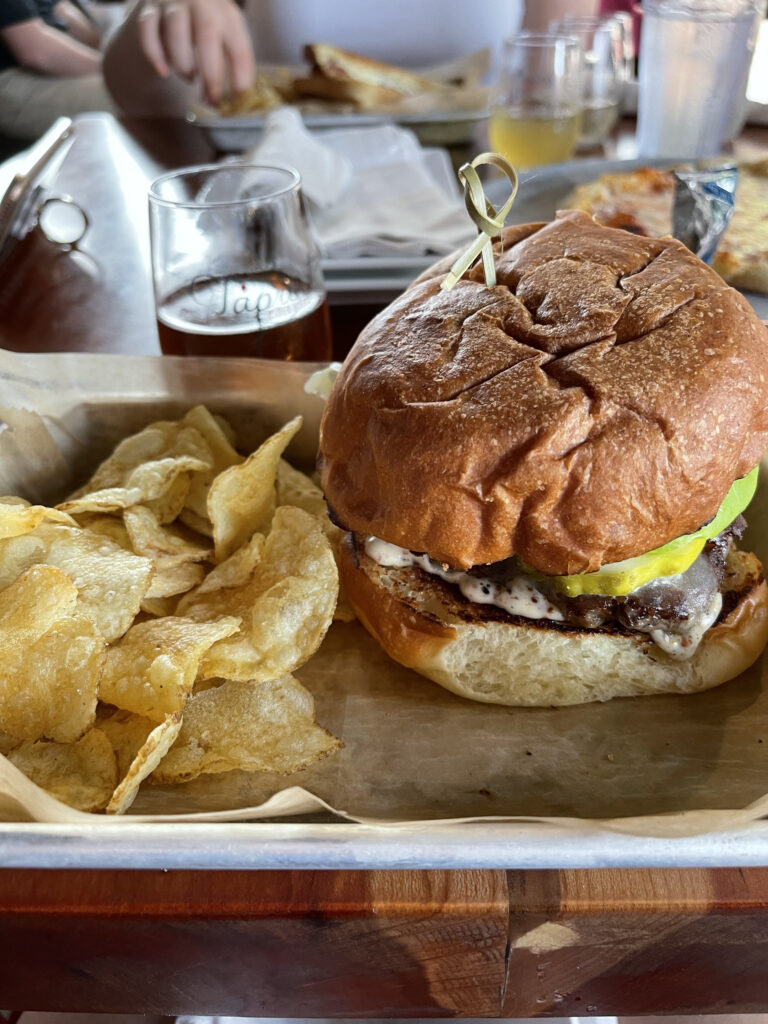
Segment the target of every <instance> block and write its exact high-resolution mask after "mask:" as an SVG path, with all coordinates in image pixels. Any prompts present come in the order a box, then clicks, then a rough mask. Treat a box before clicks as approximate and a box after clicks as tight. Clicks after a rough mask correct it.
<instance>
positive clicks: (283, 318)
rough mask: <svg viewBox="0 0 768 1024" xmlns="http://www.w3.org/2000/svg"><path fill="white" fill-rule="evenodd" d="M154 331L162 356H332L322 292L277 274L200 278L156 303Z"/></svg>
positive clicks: (319, 359)
mask: <svg viewBox="0 0 768 1024" xmlns="http://www.w3.org/2000/svg"><path fill="white" fill-rule="evenodd" d="M157 330H158V334H159V337H160V347H161V349H162V351H163V353H164V354H165V355H186V356H256V357H258V358H261V359H286V360H293V361H295V360H306V361H310V362H325V361H328V360H330V359H331V358H332V354H333V345H332V336H331V326H330V317H329V313H328V303H327V302H326V299H325V293H324V292H323V291H320V290H318V289H313V288H312V287H311V286H309V285H307V284H306V283H305V282H303V281H300V280H298V279H297V278H295V277H292V276H290V275H288V274H282V273H279V272H277V271H265V272H262V273H252V274H244V275H243V274H241V275H237V276H236V277H231V278H230V277H218V278H213V277H201V278H198V279H196V280H195V281H193V282H192V283H190V284H189V285H187V286H186V287H185V288H182V289H179V290H178V291H176V292H174V293H172V294H171V295H169V296H168V297H167V298H166V299H165V300H163V301H162V302H161V303H160V304H159V307H158V311H157Z"/></svg>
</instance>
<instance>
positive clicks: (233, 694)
mask: <svg viewBox="0 0 768 1024" xmlns="http://www.w3.org/2000/svg"><path fill="white" fill-rule="evenodd" d="M340 747H341V743H340V741H339V740H337V739H336V738H335V737H334V736H332V735H331V734H330V733H329V732H327V731H326V730H325V729H323V728H322V727H321V726H319V725H318V724H317V722H316V720H315V703H314V700H313V699H312V695H311V694H310V693H309V692H308V691H307V690H306V689H305V688H304V687H303V686H302V685H301V683H299V682H298V680H296V679H294V678H293V676H290V675H286V676H283V677H282V678H281V679H272V680H268V681H266V682H263V683H256V684H253V683H238V682H225V683H222V685H221V686H217V687H213V688H211V689H208V690H203V691H202V692H201V693H196V694H195V695H194V696H192V697H190V698H189V700H188V701H187V706H186V708H185V710H184V720H183V722H182V726H181V731H180V733H179V736H178V739H177V740H176V742H175V743H174V745H173V746H172V747H171V749H170V750H169V752H168V754H167V755H166V756H165V758H163V760H162V761H161V762H160V764H159V765H158V766H157V768H155V770H154V773H153V775H152V780H151V781H153V782H161V783H162V782H186V781H189V780H190V779H194V778H195V777H196V776H198V775H201V774H203V773H208V774H213V773H218V772H228V771H233V770H236V769H239V770H241V771H246V772H277V773H281V774H288V773H289V772H297V771H300V770H301V769H302V768H307V767H308V766H309V765H310V764H314V763H315V762H316V761H319V760H321V759H322V758H324V757H327V756H328V754H332V753H334V752H335V751H336V750H338V749H339V748H340Z"/></svg>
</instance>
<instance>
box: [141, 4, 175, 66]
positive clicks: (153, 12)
mask: <svg viewBox="0 0 768 1024" xmlns="http://www.w3.org/2000/svg"><path fill="white" fill-rule="evenodd" d="M137 30H138V33H139V43H140V45H141V49H142V50H143V52H144V56H145V57H146V58H147V60H148V61H149V63H150V64H151V65H152V67H153V68H154V70H155V71H156V73H157V74H158V75H159V76H160V77H161V78H167V77H168V75H169V74H170V68H169V67H168V62H167V60H166V59H165V50H164V49H163V44H162V42H161V40H160V11H159V10H158V8H157V4H154V3H145V4H142V5H141V7H140V8H139V13H138V15H137Z"/></svg>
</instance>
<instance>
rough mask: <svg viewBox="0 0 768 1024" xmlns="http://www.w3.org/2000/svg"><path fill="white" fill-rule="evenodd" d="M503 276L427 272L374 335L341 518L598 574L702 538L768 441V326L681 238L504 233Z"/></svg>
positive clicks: (340, 386) (606, 231)
mask: <svg viewBox="0 0 768 1024" xmlns="http://www.w3.org/2000/svg"><path fill="white" fill-rule="evenodd" d="M496 248H497V252H496V273H497V280H498V283H497V284H496V286H495V287H493V288H488V287H486V285H485V283H484V278H483V271H482V267H481V266H478V267H475V268H474V269H473V270H472V271H470V272H469V274H468V275H466V276H465V277H464V278H462V280H460V281H459V282H458V284H456V286H455V287H454V288H453V289H452V290H451V291H448V292H442V291H440V288H439V285H440V281H441V280H442V279H443V277H444V275H445V273H446V271H447V269H448V267H449V266H450V263H451V259H450V258H448V259H444V260H442V261H440V262H439V263H437V264H435V266H434V267H432V268H431V269H430V270H428V271H426V272H425V273H424V274H423V275H422V276H421V277H420V278H419V279H417V281H416V282H414V284H413V285H412V286H411V287H410V288H408V289H407V290H406V291H405V292H404V293H403V295H401V296H400V297H399V298H398V299H397V300H396V301H395V302H393V303H392V304H391V305H390V306H389V307H388V308H387V309H385V310H383V311H382V312H381V313H380V314H379V315H378V316H377V317H376V318H375V319H374V320H373V321H372V322H371V323H370V324H369V325H368V327H367V328H366V329H365V330H364V331H363V333H362V334H361V335H360V337H359V339H358V340H357V342H356V343H355V345H354V347H353V349H352V351H351V353H350V354H349V356H348V357H347V360H346V361H345V363H344V367H343V369H342V371H341V374H340V375H339V378H338V380H337V382H336V384H335V386H334V388H333V391H332V394H331V397H330V399H329V401H328V404H327V406H326V410H325V415H324V417H323V421H322V425H321V440H320V469H321V475H322V483H323V488H324V490H325V493H326V498H327V500H328V504H329V507H330V509H331V513H332V515H333V517H334V518H335V519H336V521H337V522H339V523H340V524H341V525H343V526H345V527H346V528H347V529H349V530H354V531H356V532H360V533H371V534H374V535H376V536H378V537H381V538H382V539H384V540H387V541H390V542H391V543H394V544H398V545H400V546H402V547H406V548H410V549H411V550H414V551H426V552H427V553H429V554H430V555H431V556H432V557H433V558H436V559H438V560H439V561H441V562H445V563H447V564H449V565H451V566H454V567H457V568H467V567H469V566H471V565H478V564H484V563H487V562H496V561H500V560H501V559H503V558H507V557H509V556H511V555H518V556H519V557H520V558H522V559H523V561H525V562H527V563H528V565H530V566H532V567H534V568H535V569H538V570H540V571H542V572H546V573H554V574H561V573H574V572H588V571H593V570H595V569H597V568H599V567H600V566H601V565H603V564H605V563H607V562H615V561H619V560H621V559H624V558H629V557H631V556H633V555H637V554H641V553H643V552H645V551H649V550H651V549H652V548H655V547H658V546H659V545H661V544H665V543H666V542H667V541H670V540H672V539H673V538H675V537H677V536H680V535H681V534H684V533H689V532H692V531H694V530H696V529H698V528H699V527H700V526H701V525H702V524H703V523H705V522H707V521H708V520H710V519H711V518H712V517H713V516H714V515H715V513H716V511H717V509H718V508H719V506H720V504H721V502H722V500H723V498H724V497H725V494H726V492H727V491H728V489H729V487H730V486H731V484H732V483H733V481H734V479H736V478H737V477H740V476H743V475H744V474H746V473H747V472H749V470H751V469H752V468H753V467H754V466H755V465H756V464H757V462H758V461H759V459H760V457H761V456H762V454H763V452H764V451H765V449H766V447H767V446H768V333H767V332H766V329H765V327H764V326H763V324H762V323H761V321H760V320H759V319H758V318H757V316H756V315H755V313H754V312H753V310H752V308H751V306H750V305H749V303H748V302H747V301H746V299H744V298H743V296H741V295H740V294H739V293H738V292H736V291H734V290H733V289H732V288H730V287H728V286H727V285H725V284H724V283H723V281H722V279H721V278H720V277H719V276H718V275H717V274H716V273H715V272H714V271H713V270H711V269H710V268H709V267H707V266H706V265H705V264H704V263H702V262H701V261H700V260H699V259H697V258H696V257H695V256H694V255H693V254H692V253H690V252H689V251H688V250H687V249H686V248H685V247H684V246H683V245H681V244H680V243H679V242H677V241H675V240H674V239H671V238H664V239H652V238H640V237H637V236H635V235H631V234H629V233H627V232H625V231H621V230H618V229H613V228H603V227H600V226H598V225H597V224H596V223H595V222H594V221H593V220H592V219H591V218H590V217H589V216H588V215H587V214H584V213H581V212H569V213H564V214H560V215H558V217H557V219H556V220H555V221H553V222H552V223H551V224H527V225H521V226H516V227H511V228H508V229H506V230H505V232H504V237H503V251H502V249H501V247H499V246H497V247H496Z"/></svg>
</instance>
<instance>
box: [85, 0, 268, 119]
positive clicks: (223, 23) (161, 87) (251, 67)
mask: <svg viewBox="0 0 768 1024" xmlns="http://www.w3.org/2000/svg"><path fill="white" fill-rule="evenodd" d="M103 72H104V81H105V83H106V86H107V88H108V89H109V92H110V95H111V96H112V99H113V100H114V101H115V103H117V105H118V106H119V107H120V109H121V110H122V111H123V112H124V113H125V114H127V115H128V116H132V117H169V116H174V115H178V114H184V113H186V111H187V110H189V106H190V103H191V102H192V101H193V100H195V99H198V100H199V99H204V100H206V101H207V102H208V103H210V104H211V105H213V106H216V105H217V104H218V103H219V102H220V101H221V100H222V99H223V98H224V97H225V96H228V95H237V94H238V93H240V92H243V91H244V90H245V89H247V88H248V87H249V86H250V85H251V84H252V82H253V79H254V76H255V74H256V63H255V60H254V54H253V43H252V41H251V35H250V32H249V29H248V26H247V24H246V21H245V18H244V16H243V13H242V11H241V9H240V7H239V6H238V4H237V3H235V0H138V2H137V3H136V4H134V6H133V7H132V8H131V10H130V11H129V13H128V15H127V16H126V18H125V20H124V21H123V22H122V24H121V25H120V27H119V28H118V29H117V31H116V32H115V33H114V34H113V35H112V36H111V38H110V39H109V41H108V43H107V46H106V48H105V52H104V65H103Z"/></svg>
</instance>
